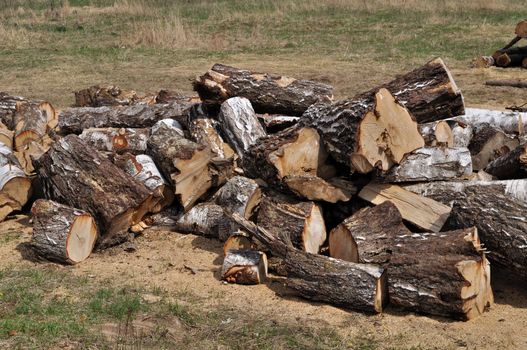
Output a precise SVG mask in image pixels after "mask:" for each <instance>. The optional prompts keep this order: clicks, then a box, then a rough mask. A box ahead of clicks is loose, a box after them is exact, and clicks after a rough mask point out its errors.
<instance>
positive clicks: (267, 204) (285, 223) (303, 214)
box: [257, 196, 326, 254]
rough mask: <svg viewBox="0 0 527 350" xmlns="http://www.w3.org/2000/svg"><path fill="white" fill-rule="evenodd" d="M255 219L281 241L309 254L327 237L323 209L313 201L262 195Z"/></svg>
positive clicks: (315, 251)
mask: <svg viewBox="0 0 527 350" xmlns="http://www.w3.org/2000/svg"><path fill="white" fill-rule="evenodd" d="M257 221H258V225H259V226H261V227H263V228H265V229H266V230H268V231H269V232H270V233H272V234H274V235H275V236H276V237H278V238H279V239H281V240H282V241H284V242H286V243H288V244H292V245H293V246H294V247H295V248H297V249H301V250H303V251H306V252H308V253H313V254H317V253H318V252H319V250H320V247H321V246H322V244H324V242H325V240H326V227H325V223H324V218H323V217H322V209H321V208H320V206H318V205H317V204H315V203H313V202H300V201H298V200H295V199H292V198H287V197H285V196H275V197H273V198H270V197H264V198H263V199H262V202H261V204H260V209H259V210H258V220H257Z"/></svg>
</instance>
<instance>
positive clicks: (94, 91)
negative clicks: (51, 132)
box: [75, 85, 140, 107]
mask: <svg viewBox="0 0 527 350" xmlns="http://www.w3.org/2000/svg"><path fill="white" fill-rule="evenodd" d="M139 99H140V98H139V97H138V96H137V93H136V92H135V91H132V90H130V91H127V90H122V89H121V88H120V87H118V86H115V85H94V86H90V87H89V88H86V89H82V90H79V91H75V106H76V107H102V106H127V105H132V104H134V103H135V102H136V101H138V100H139Z"/></svg>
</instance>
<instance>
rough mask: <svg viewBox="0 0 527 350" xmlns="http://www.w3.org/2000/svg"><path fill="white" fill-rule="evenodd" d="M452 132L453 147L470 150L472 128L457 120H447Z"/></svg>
mask: <svg viewBox="0 0 527 350" xmlns="http://www.w3.org/2000/svg"><path fill="white" fill-rule="evenodd" d="M447 122H448V125H450V128H451V130H452V140H453V142H452V147H464V148H468V145H470V140H471V139H472V134H473V131H474V130H473V128H472V126H470V125H468V124H465V123H462V122H458V121H455V120H447Z"/></svg>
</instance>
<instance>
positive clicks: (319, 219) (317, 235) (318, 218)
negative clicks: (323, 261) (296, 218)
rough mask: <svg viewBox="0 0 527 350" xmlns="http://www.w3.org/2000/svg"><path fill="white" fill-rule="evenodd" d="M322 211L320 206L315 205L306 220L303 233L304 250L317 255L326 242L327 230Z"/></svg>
mask: <svg viewBox="0 0 527 350" xmlns="http://www.w3.org/2000/svg"><path fill="white" fill-rule="evenodd" d="M324 227H325V223H324V218H323V216H322V210H321V209H320V207H319V206H318V205H313V207H312V208H311V214H310V215H309V217H307V218H306V223H305V226H304V231H303V232H302V241H303V244H304V250H305V251H306V252H309V253H313V254H316V253H318V251H319V250H320V247H321V246H322V244H324V242H325V240H326V230H325V229H323V228H324Z"/></svg>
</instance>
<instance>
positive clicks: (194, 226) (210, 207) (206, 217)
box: [174, 202, 236, 241]
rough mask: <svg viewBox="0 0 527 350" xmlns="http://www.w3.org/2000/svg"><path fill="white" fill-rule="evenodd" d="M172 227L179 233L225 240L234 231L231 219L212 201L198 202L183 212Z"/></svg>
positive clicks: (234, 227)
mask: <svg viewBox="0 0 527 350" xmlns="http://www.w3.org/2000/svg"><path fill="white" fill-rule="evenodd" d="M174 229H175V230H176V231H178V232H181V233H193V234H196V235H202V236H209V237H214V238H218V239H219V240H220V241H225V240H226V239H227V238H228V237H230V235H231V234H232V233H234V232H235V231H236V226H235V224H234V223H233V222H232V220H231V219H230V218H229V217H228V216H226V215H225V212H224V210H223V208H222V207H220V206H219V205H217V204H214V203H208V202H206V203H200V204H197V205H195V206H194V207H192V209H190V210H189V211H188V212H186V213H185V214H183V216H181V217H180V218H179V219H178V220H177V221H176V223H175V225H174Z"/></svg>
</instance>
